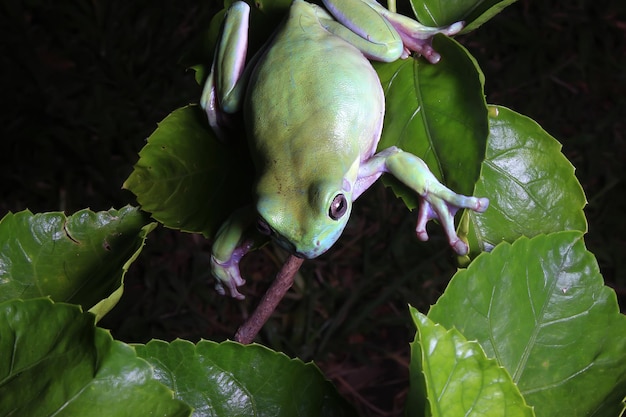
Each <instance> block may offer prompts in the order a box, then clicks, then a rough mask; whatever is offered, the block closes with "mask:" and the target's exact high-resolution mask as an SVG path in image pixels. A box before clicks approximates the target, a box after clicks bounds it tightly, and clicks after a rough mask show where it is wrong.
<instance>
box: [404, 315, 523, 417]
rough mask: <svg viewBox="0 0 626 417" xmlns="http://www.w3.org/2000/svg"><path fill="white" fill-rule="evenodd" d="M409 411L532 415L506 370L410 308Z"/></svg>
mask: <svg viewBox="0 0 626 417" xmlns="http://www.w3.org/2000/svg"><path fill="white" fill-rule="evenodd" d="M411 316H412V317H413V321H414V322H415V325H416V326H417V334H416V336H415V342H413V344H412V348H411V368H410V371H411V389H410V391H409V398H408V410H407V411H408V412H407V415H409V416H435V417H447V416H475V417H478V416H481V417H490V416H493V417H512V416H528V417H530V416H534V413H533V410H532V408H530V407H529V406H527V405H526V404H525V403H524V399H523V398H522V395H521V394H520V392H519V390H518V389H517V387H516V386H515V384H514V383H513V381H512V380H511V377H510V375H509V374H508V373H507V372H506V370H504V369H503V368H502V367H500V366H499V365H498V363H497V362H496V361H495V360H493V359H487V357H486V356H485V353H484V352H483V350H482V349H481V347H480V345H479V344H478V343H476V342H473V341H467V340H466V339H465V338H464V337H463V336H462V335H461V334H460V333H459V332H458V331H457V330H456V329H451V330H446V329H445V328H444V327H443V326H441V325H439V324H435V323H433V322H432V321H431V320H430V319H428V317H426V316H425V315H423V314H421V313H420V312H418V311H417V310H415V309H414V308H411Z"/></svg>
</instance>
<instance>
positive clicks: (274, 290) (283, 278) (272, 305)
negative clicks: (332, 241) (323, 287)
mask: <svg viewBox="0 0 626 417" xmlns="http://www.w3.org/2000/svg"><path fill="white" fill-rule="evenodd" d="M303 261H304V259H302V258H298V257H296V256H293V255H291V256H289V258H288V259H287V261H286V262H285V264H284V265H283V267H282V268H281V270H280V271H279V272H278V275H276V279H275V280H274V282H273V283H272V285H271V286H270V288H269V289H268V290H267V292H266V293H265V295H264V296H263V298H262V299H261V302H260V303H259V305H258V306H257V307H256V310H254V312H253V313H252V315H251V316H250V318H248V320H246V321H245V323H243V324H242V325H241V326H240V327H239V329H237V333H235V341H236V342H239V343H242V344H244V345H247V344H249V343H251V342H252V341H253V340H254V338H255V337H256V335H257V334H259V332H260V331H261V328H262V327H263V325H264V324H265V323H266V322H267V320H268V319H269V318H270V316H271V315H272V313H273V312H274V310H276V307H277V306H278V303H280V300H282V299H283V297H284V296H285V294H286V293H287V291H288V290H289V288H291V286H292V285H293V280H294V277H295V275H296V272H298V269H300V265H302V262H303Z"/></svg>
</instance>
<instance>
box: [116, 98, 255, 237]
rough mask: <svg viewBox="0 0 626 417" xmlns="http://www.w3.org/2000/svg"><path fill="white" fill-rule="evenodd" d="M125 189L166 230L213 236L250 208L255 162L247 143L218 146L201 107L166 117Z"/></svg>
mask: <svg viewBox="0 0 626 417" xmlns="http://www.w3.org/2000/svg"><path fill="white" fill-rule="evenodd" d="M139 157H140V158H139V161H138V162H137V164H136V165H135V167H134V170H133V172H132V173H131V175H130V176H129V177H128V179H127V180H126V182H125V183H124V188H127V189H129V190H130V191H132V192H133V193H134V194H135V195H136V196H137V201H138V202H139V204H141V208H142V209H143V210H145V211H147V212H149V213H150V214H152V217H154V218H155V219H156V220H158V221H159V222H161V223H163V224H164V225H165V226H167V227H170V228H173V229H180V230H183V231H187V232H196V233H203V234H204V235H205V236H212V235H213V234H214V233H215V231H216V229H217V228H218V227H219V226H220V224H221V222H223V221H224V220H225V218H226V217H227V216H228V215H229V214H230V213H232V212H233V211H235V210H236V209H237V208H239V207H241V206H242V205H243V204H245V203H246V202H249V199H250V191H251V188H252V183H253V174H252V172H253V168H252V162H251V161H250V160H249V157H248V150H247V146H246V144H245V142H244V141H243V140H233V143H229V144H224V143H222V142H220V141H218V140H217V138H216V137H215V135H214V134H213V132H212V131H211V129H210V128H209V126H208V123H207V122H206V115H205V114H204V112H203V111H202V109H201V108H200V107H198V106H187V107H183V108H180V109H177V110H175V111H174V112H172V113H171V114H170V115H169V116H167V117H166V118H165V119H164V120H163V121H161V123H159V126H158V128H157V129H156V130H155V131H154V132H153V133H152V135H150V137H149V138H148V144H147V145H146V146H144V148H143V149H142V150H141V152H140V153H139Z"/></svg>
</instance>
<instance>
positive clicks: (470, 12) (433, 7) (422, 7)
mask: <svg viewBox="0 0 626 417" xmlns="http://www.w3.org/2000/svg"><path fill="white" fill-rule="evenodd" d="M515 1H517V0H486V1H485V0H411V6H412V7H413V11H414V12H415V15H416V16H417V20H419V21H420V22H421V23H423V24H425V25H427V26H445V25H449V24H452V23H454V22H459V21H463V22H465V25H466V26H465V28H464V29H463V32H462V33H467V32H469V31H471V30H474V29H476V28H477V27H479V26H480V25H482V24H483V23H485V22H486V21H488V20H489V19H491V18H492V17H494V16H495V15H496V14H498V13H500V11H502V9H504V8H505V7H507V6H509V5H510V4H513V3H515Z"/></svg>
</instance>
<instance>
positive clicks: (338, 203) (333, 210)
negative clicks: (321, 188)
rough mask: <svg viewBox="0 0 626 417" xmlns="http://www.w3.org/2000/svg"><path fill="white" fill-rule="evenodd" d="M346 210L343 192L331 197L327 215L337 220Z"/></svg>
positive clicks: (346, 202) (346, 204)
mask: <svg viewBox="0 0 626 417" xmlns="http://www.w3.org/2000/svg"><path fill="white" fill-rule="evenodd" d="M347 210H348V201H347V200H346V196H344V195H343V194H337V195H336V196H335V198H333V202H332V203H330V209H329V210H328V215H329V216H330V218H331V219H333V220H339V219H340V218H341V217H342V216H343V215H344V214H346V211H347Z"/></svg>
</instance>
